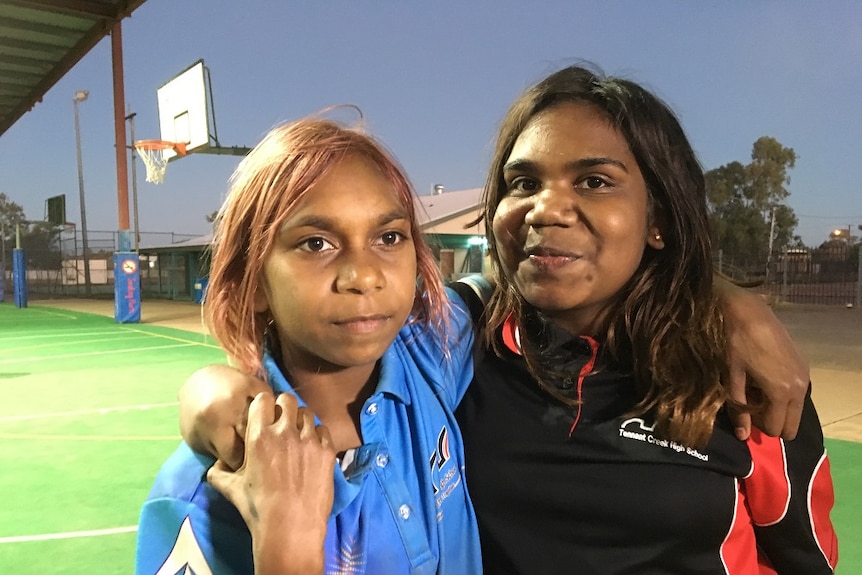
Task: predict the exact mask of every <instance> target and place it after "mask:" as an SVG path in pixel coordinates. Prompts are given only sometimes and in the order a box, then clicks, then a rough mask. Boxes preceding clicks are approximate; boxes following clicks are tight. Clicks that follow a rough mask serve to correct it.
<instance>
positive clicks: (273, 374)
mask: <svg viewBox="0 0 862 575" xmlns="http://www.w3.org/2000/svg"><path fill="white" fill-rule="evenodd" d="M397 341H398V340H396V342H397ZM400 347H403V346H397V345H395V344H393V345H390V346H389V349H387V350H386V353H384V354H383V357H382V358H381V360H380V380H379V381H378V382H377V388H376V389H375V390H374V395H376V394H378V393H385V394H388V395H391V396H393V397H395V398H396V399H398V400H399V401H401V402H402V403H405V404H408V405H409V404H410V393H409V392H408V390H407V377H408V374H406V373H405V371H404V367H403V362H402V361H400V359H399V355H400V354H403V353H406V352H405V351H404V349H399V348H400ZM263 368H264V369H265V370H266V374H267V377H268V378H269V385H270V387H272V389H273V391H274V392H275V393H290V394H291V395H293V396H295V397H296V399H297V401H298V402H299V405H300V406H303V407H305V402H304V401H302V398H301V397H299V395H298V394H297V393H296V391H295V390H294V389H293V386H291V385H290V382H289V381H287V378H286V377H285V376H284V374H283V373H282V371H281V368H280V367H279V366H278V362H276V361H275V358H274V357H273V356H272V354H271V353H270V352H269V350H267V351H266V352H264V354H263ZM317 423H320V422H317Z"/></svg>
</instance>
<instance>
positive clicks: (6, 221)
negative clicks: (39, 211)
mask: <svg viewBox="0 0 862 575" xmlns="http://www.w3.org/2000/svg"><path fill="white" fill-rule="evenodd" d="M26 221H27V218H25V217H24V208H22V207H21V206H19V205H18V204H16V203H15V202H13V201H12V200H10V199H9V197H8V196H7V195H6V194H4V193H2V192H0V236H2V238H0V245H2V246H3V247H4V248H5V251H4V253H3V254H2V256H3V257H2V258H0V261H6V262H11V261H12V255H11V254H12V248H14V247H15V228H16V226H18V225H19V224H20V225H22V226H24V225H25V222H26ZM25 231H26V229H24V230H22V233H24V232H25ZM9 265H11V264H9Z"/></svg>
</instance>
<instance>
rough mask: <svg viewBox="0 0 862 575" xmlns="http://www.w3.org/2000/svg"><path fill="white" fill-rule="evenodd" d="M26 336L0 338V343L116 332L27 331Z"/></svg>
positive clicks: (112, 332) (114, 332) (113, 332)
mask: <svg viewBox="0 0 862 575" xmlns="http://www.w3.org/2000/svg"><path fill="white" fill-rule="evenodd" d="M27 333H28V335H15V336H11V335H10V336H8V337H7V336H0V342H7V341H18V340H19V339H49V338H58V337H61V338H63V339H66V338H70V337H78V336H83V335H111V334H116V333H117V332H116V331H113V330H111V331H104V330H102V331H75V330H68V331H66V330H64V331H60V332H58V331H57V330H55V329H53V330H50V331H48V330H46V331H38V332H33V331H29V330H28V332H27Z"/></svg>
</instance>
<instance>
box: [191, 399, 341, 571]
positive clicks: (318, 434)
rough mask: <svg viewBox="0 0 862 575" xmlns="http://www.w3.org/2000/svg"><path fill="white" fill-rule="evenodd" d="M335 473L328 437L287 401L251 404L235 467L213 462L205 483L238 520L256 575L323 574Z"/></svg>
mask: <svg viewBox="0 0 862 575" xmlns="http://www.w3.org/2000/svg"><path fill="white" fill-rule="evenodd" d="M334 465H335V452H334V451H333V448H332V439H331V438H330V435H329V431H328V430H327V429H326V427H324V426H322V425H321V426H315V424H314V415H313V414H312V413H311V411H310V410H308V409H307V408H305V407H299V406H298V404H297V400H296V398H295V397H294V396H293V395H290V394H287V393H283V394H281V395H279V396H278V397H277V398H274V397H273V395H272V394H271V393H267V392H263V393H260V394H258V395H257V396H256V397H255V398H254V400H253V401H252V402H251V405H250V406H249V410H248V425H247V428H246V434H245V458H244V460H243V463H242V466H241V467H240V468H239V469H238V470H236V471H231V470H230V469H229V467H228V466H227V465H225V464H224V463H222V462H221V461H217V462H216V464H215V465H214V466H213V467H212V468H210V470H209V472H208V473H207V479H208V480H209V482H210V483H211V484H212V485H213V487H215V488H216V489H217V490H218V491H219V492H221V493H222V494H223V495H224V496H225V497H226V498H227V499H228V500H229V501H230V502H231V503H233V504H234V506H236V508H237V509H238V510H239V512H240V514H241V515H242V517H243V519H244V520H245V522H246V525H247V526H248V528H249V531H250V532H251V535H252V543H253V550H254V564H255V574H256V575H267V574H269V573H278V574H282V575H283V574H302V575H311V574H318V573H322V572H323V566H324V565H323V564H324V553H323V541H324V538H325V536H326V524H327V520H328V519H329V514H330V511H331V509H332V500H333V475H332V474H333V467H334Z"/></svg>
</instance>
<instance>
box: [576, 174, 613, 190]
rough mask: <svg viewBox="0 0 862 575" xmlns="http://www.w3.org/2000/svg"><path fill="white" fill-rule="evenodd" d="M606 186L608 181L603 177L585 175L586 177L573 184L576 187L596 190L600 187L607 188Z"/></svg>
mask: <svg viewBox="0 0 862 575" xmlns="http://www.w3.org/2000/svg"><path fill="white" fill-rule="evenodd" d="M608 186H610V184H609V183H608V181H607V180H605V179H604V178H600V177H599V176H587V177H586V178H584V179H582V180H581V181H579V182H578V183H577V184H575V187H576V188H583V189H587V190H598V189H601V188H607V187H608Z"/></svg>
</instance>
